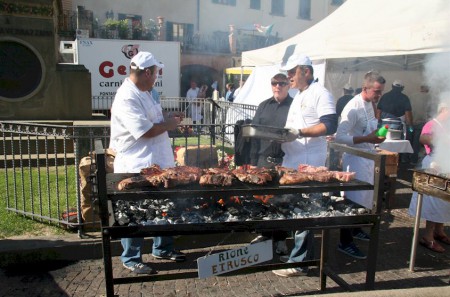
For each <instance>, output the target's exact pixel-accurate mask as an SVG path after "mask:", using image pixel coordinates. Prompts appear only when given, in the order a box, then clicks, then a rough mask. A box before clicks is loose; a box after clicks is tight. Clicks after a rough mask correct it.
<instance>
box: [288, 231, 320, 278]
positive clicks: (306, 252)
mask: <svg viewBox="0 0 450 297" xmlns="http://www.w3.org/2000/svg"><path fill="white" fill-rule="evenodd" d="M294 244H295V246H294V248H293V249H292V251H291V254H290V256H289V261H288V263H296V262H303V261H308V260H313V258H314V233H313V232H311V231H310V230H297V231H295V235H294ZM302 270H303V271H307V270H308V268H307V267H304V268H302Z"/></svg>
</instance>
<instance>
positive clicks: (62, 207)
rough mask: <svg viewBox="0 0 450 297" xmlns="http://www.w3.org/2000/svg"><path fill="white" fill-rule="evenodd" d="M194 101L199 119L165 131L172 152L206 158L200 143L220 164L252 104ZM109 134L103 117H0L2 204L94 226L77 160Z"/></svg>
mask: <svg viewBox="0 0 450 297" xmlns="http://www.w3.org/2000/svg"><path fill="white" fill-rule="evenodd" d="M184 99H185V98H163V99H162V100H161V102H162V104H163V106H165V109H166V110H173V111H174V110H177V111H178V110H180V111H185V112H186V106H187V104H188V102H187V101H186V100H184ZM198 101H199V102H200V103H201V107H202V108H203V110H204V112H203V117H204V120H203V123H196V124H193V123H192V122H189V121H186V122H184V123H183V124H182V125H180V126H179V127H178V129H177V130H176V131H173V132H170V133H169V136H170V137H171V139H172V146H173V149H174V155H175V156H177V152H178V151H180V149H181V148H183V149H184V150H185V153H184V159H183V160H184V162H185V163H186V164H189V165H193V166H196V165H197V164H198V163H199V162H200V161H201V159H203V161H202V162H205V160H204V158H205V156H202V157H201V156H200V154H201V153H200V152H201V148H202V149H206V151H207V152H213V153H208V154H206V156H207V157H206V158H207V159H208V160H207V161H206V163H207V164H208V166H210V167H212V166H218V164H222V165H223V164H224V163H226V162H227V161H229V160H228V157H229V156H228V155H233V154H234V146H233V142H234V125H235V123H236V122H237V121H238V120H242V119H247V118H252V117H253V114H254V112H255V110H256V106H251V105H244V104H234V103H229V102H224V101H214V102H213V101H212V100H198ZM189 104H192V102H189ZM109 137H110V126H109V122H108V121H92V122H91V123H89V125H85V123H83V126H77V125H76V123H74V124H72V125H67V122H66V123H64V124H62V125H58V124H53V123H32V122H18V121H0V142H1V143H0V156H1V157H0V158H1V159H0V172H2V175H3V177H2V179H1V180H0V185H2V184H3V187H2V188H3V191H1V194H0V197H1V201H5V204H6V209H7V210H8V211H10V212H15V213H17V214H19V215H22V216H24V217H28V218H30V219H33V220H36V221H39V222H45V223H50V224H56V225H59V226H61V227H66V228H73V229H77V230H78V232H79V235H80V236H82V233H83V232H84V231H86V230H90V229H91V228H89V227H93V228H94V229H95V226H97V225H98V221H96V219H95V216H94V217H92V218H90V219H86V218H84V219H83V217H82V205H81V204H82V197H81V192H80V183H81V182H82V180H81V179H82V176H80V170H79V169H80V168H79V165H80V160H81V159H82V158H83V157H87V156H91V157H92V155H91V152H93V151H94V141H95V139H101V140H102V142H103V145H104V147H108V146H109ZM196 148H197V149H196ZM208 148H209V149H208ZM190 149H192V153H189V150H190ZM91 159H93V158H91ZM87 182H89V181H87ZM90 199H91V201H88V204H90V205H92V206H94V208H95V197H90Z"/></svg>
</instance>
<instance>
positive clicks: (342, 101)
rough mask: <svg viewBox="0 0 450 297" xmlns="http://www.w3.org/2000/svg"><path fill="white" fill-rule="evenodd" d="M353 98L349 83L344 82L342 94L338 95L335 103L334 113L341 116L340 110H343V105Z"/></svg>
mask: <svg viewBox="0 0 450 297" xmlns="http://www.w3.org/2000/svg"><path fill="white" fill-rule="evenodd" d="M352 98H353V88H352V86H350V84H345V86H344V96H342V97H340V98H339V99H338V100H337V103H336V114H337V115H338V117H340V116H341V113H342V110H344V107H345V105H347V103H348V102H349V101H350V100H351V99H352Z"/></svg>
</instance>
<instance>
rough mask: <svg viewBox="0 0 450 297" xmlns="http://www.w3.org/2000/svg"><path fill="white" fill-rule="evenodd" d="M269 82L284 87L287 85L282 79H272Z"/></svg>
mask: <svg viewBox="0 0 450 297" xmlns="http://www.w3.org/2000/svg"><path fill="white" fill-rule="evenodd" d="M271 84H272V86H274V87H275V86H276V85H279V86H280V87H284V86H287V84H288V83H287V82H284V81H273V82H271Z"/></svg>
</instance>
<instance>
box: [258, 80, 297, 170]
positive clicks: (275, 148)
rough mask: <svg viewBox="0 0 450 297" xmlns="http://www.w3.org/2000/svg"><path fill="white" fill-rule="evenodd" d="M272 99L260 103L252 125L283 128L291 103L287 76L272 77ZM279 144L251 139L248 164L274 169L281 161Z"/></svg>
mask: <svg viewBox="0 0 450 297" xmlns="http://www.w3.org/2000/svg"><path fill="white" fill-rule="evenodd" d="M270 83H271V84H272V92H273V97H272V98H269V99H267V100H264V101H263V102H261V103H260V104H259V106H258V108H257V110H256V113H255V116H254V117H253V121H252V123H253V124H256V125H265V126H272V127H280V128H284V127H285V125H286V119H287V115H288V112H289V107H290V106H291V103H292V100H293V99H292V97H291V96H289V93H288V91H289V81H288V79H287V76H286V75H284V74H282V73H278V74H276V75H275V76H274V77H272V79H271V81H270ZM283 155H284V153H283V151H282V150H281V144H280V143H279V142H276V141H270V140H265V139H258V138H253V139H252V143H251V151H250V163H251V164H252V165H255V166H259V167H266V168H270V167H274V166H275V165H281V162H282V161H283Z"/></svg>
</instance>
